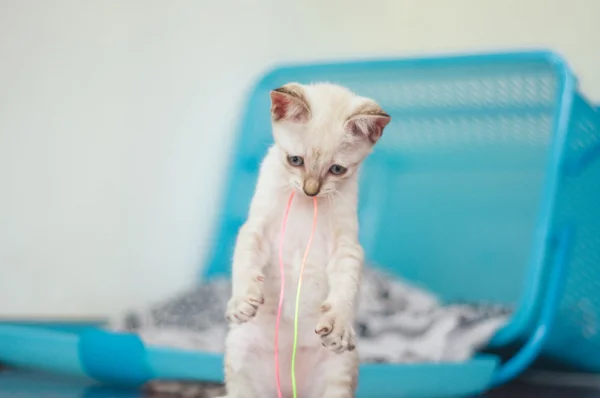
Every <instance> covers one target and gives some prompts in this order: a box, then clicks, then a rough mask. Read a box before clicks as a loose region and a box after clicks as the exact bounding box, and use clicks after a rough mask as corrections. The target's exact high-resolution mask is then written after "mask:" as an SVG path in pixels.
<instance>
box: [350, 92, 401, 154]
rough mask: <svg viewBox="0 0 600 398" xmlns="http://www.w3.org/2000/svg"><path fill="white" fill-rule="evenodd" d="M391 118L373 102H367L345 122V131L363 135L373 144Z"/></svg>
mask: <svg viewBox="0 0 600 398" xmlns="http://www.w3.org/2000/svg"><path fill="white" fill-rule="evenodd" d="M391 120H392V118H391V117H390V115H388V114H387V113H385V112H384V111H383V109H381V107H380V106H379V105H377V104H376V103H375V102H369V103H367V104H365V105H363V106H361V107H360V108H359V109H357V110H356V112H354V113H353V114H352V115H351V116H350V117H349V118H348V121H347V122H346V124H345V126H344V127H345V129H346V131H349V132H350V133H352V134H354V135H357V136H364V137H367V138H368V139H369V141H371V144H375V143H376V142H377V141H378V140H379V138H381V136H382V135H383V129H384V128H385V126H387V125H388V123H389V122H390V121H391Z"/></svg>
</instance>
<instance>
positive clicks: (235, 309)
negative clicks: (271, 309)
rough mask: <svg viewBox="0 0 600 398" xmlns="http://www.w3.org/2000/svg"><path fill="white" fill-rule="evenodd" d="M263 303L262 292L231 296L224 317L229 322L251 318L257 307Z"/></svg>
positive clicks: (238, 321) (244, 320) (240, 321)
mask: <svg viewBox="0 0 600 398" xmlns="http://www.w3.org/2000/svg"><path fill="white" fill-rule="evenodd" d="M263 303H264V298H263V296H262V294H260V293H257V294H249V295H247V296H246V297H243V298H237V297H232V298H231V300H229V303H228V304H227V313H226V314H225V317H226V318H227V320H228V321H229V322H233V323H244V322H248V321H249V320H250V319H252V318H253V317H254V316H255V315H256V312H257V311H258V307H259V306H260V305H261V304H263Z"/></svg>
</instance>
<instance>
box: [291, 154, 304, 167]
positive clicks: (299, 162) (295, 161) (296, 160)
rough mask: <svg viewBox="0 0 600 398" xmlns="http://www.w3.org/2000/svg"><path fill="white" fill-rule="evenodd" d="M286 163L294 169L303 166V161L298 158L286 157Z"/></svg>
mask: <svg viewBox="0 0 600 398" xmlns="http://www.w3.org/2000/svg"><path fill="white" fill-rule="evenodd" d="M288 163H289V164H291V165H292V166H294V167H300V166H302V165H303V164H304V159H302V157H300V156H288Z"/></svg>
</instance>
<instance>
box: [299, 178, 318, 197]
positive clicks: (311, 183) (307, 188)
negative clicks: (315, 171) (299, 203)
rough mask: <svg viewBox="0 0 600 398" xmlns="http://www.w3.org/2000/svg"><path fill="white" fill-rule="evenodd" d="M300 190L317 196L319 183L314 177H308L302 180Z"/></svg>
mask: <svg viewBox="0 0 600 398" xmlns="http://www.w3.org/2000/svg"><path fill="white" fill-rule="evenodd" d="M302 190H303V191H304V193H305V194H307V195H308V196H317V195H318V194H319V191H320V190H321V184H320V183H319V181H317V180H316V179H314V178H309V179H308V180H306V181H304V186H303V187H302Z"/></svg>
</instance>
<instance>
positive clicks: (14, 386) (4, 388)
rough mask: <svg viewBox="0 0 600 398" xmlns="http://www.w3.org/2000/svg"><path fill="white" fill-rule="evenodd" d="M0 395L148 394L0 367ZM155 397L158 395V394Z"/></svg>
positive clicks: (508, 396) (523, 387)
mask: <svg viewBox="0 0 600 398" xmlns="http://www.w3.org/2000/svg"><path fill="white" fill-rule="evenodd" d="M0 398H146V397H144V395H143V394H142V393H140V392H139V391H135V390H127V389H119V388H111V387H108V386H97V385H94V384H93V382H91V381H86V380H81V379H71V378H65V377H59V376H54V375H46V374H40V373H27V372H17V371H11V370H4V371H1V370H0ZM152 398H156V396H153V397H152ZM164 398H166V397H164ZM390 398H392V397H390ZM480 398H600V390H585V389H569V388H560V387H540V386H532V385H527V384H524V383H514V384H512V385H510V386H506V387H504V388H501V389H498V390H496V391H492V392H489V393H487V394H485V395H483V396H481V397H480Z"/></svg>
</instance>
